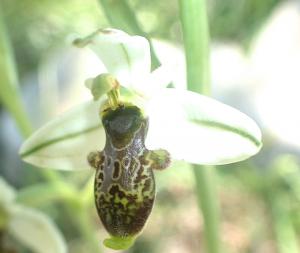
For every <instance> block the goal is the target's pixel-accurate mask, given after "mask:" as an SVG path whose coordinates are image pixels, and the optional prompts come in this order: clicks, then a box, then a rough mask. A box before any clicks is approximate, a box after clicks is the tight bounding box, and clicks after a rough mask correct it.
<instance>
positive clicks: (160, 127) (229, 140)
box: [146, 89, 262, 165]
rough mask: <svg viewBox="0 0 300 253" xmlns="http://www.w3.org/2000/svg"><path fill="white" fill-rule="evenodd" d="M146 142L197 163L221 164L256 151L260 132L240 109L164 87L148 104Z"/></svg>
mask: <svg viewBox="0 0 300 253" xmlns="http://www.w3.org/2000/svg"><path fill="white" fill-rule="evenodd" d="M148 113H149V118H150V126H149V133H148V138H147V140H146V145H147V147H148V148H149V149H158V148H162V149H166V150H168V151H169V152H170V154H171V157H172V158H173V159H177V160H185V161H187V162H190V163H194V164H209V165H219V164H227V163H232V162H237V161H241V160H244V159H247V158H248V157H250V156H252V155H254V154H256V153H257V152H258V151H259V150H260V148H261V146H262V143H261V132H260V129H259V128H258V126H257V125H256V123H255V122H254V121H253V120H252V119H251V118H249V117H248V116H246V115H245V114H243V113H241V112H240V111H238V110H236V109H234V108H232V107H230V106H228V105H225V104H223V103H221V102H218V101H216V100H214V99H212V98H209V97H205V96H202V95H199V94H196V93H194V92H190V91H179V90H176V89H162V90H161V92H160V93H159V94H157V95H156V96H155V97H153V98H152V99H151V101H150V103H149V107H148Z"/></svg>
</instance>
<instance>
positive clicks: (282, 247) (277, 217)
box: [264, 184, 300, 253]
mask: <svg viewBox="0 0 300 253" xmlns="http://www.w3.org/2000/svg"><path fill="white" fill-rule="evenodd" d="M264 193H265V197H266V203H267V207H268V208H269V211H270V214H271V217H272V226H273V231H274V233H275V238H276V244H277V250H278V253H299V252H300V248H299V246H298V242H297V233H296V231H295V228H294V227H293V223H292V221H291V217H290V214H289V208H290V200H289V199H288V198H287V197H286V196H283V194H278V192H274V187H272V184H268V185H267V186H266V188H265V191H264Z"/></svg>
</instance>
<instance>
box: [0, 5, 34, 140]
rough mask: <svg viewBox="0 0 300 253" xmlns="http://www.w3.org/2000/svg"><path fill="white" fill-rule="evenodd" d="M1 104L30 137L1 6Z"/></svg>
mask: <svg viewBox="0 0 300 253" xmlns="http://www.w3.org/2000/svg"><path fill="white" fill-rule="evenodd" d="M0 85H1V89H0V102H1V103H2V104H3V105H4V106H5V107H6V108H7V110H8V111H9V112H10V113H11V115H12V116H13V118H14V120H15V122H16V124H17V126H18V128H19V129H20V132H21V133H22V135H23V136H25V137H28V136H29V135H30V133H31V132H32V127H31V124H30V120H29V119H28V117H27V115H26V112H25V109H24V105H23V103H22V101H21V100H20V99H19V98H20V91H19V87H18V77H17V72H16V68H15V62H14V59H13V54H12V48H11V45H10V42H9V38H8V36H7V32H6V29H5V26H4V24H3V20H2V12H1V6H0Z"/></svg>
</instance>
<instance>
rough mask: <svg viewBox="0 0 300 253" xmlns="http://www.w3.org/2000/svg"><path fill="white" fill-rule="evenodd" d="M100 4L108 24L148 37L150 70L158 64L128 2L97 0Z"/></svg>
mask: <svg viewBox="0 0 300 253" xmlns="http://www.w3.org/2000/svg"><path fill="white" fill-rule="evenodd" d="M98 1H99V2H100V4H101V6H102V9H103V11H104V13H105V15H106V18H107V20H108V21H109V23H110V25H111V26H113V27H114V28H117V29H120V30H123V31H125V32H128V33H131V34H134V35H140V36H143V37H145V38H147V39H148V41H149V43H150V49H151V63H152V70H154V69H156V68H157V67H159V66H160V62H159V59H158V58H157V56H156V54H155V52H154V49H153V45H152V42H151V40H150V38H149V36H148V35H147V33H145V32H144V31H143V29H142V28H141V26H140V24H139V22H138V20H137V17H136V15H135V12H134V11H133V10H132V8H131V6H130V5H129V4H128V2H127V0H121V1H120V0H118V1H115V0H98Z"/></svg>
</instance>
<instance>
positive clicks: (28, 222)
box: [8, 206, 67, 253]
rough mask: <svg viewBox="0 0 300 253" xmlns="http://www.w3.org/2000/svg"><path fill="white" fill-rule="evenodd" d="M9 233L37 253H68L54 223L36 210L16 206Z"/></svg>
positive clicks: (13, 210) (12, 213) (12, 212)
mask: <svg viewBox="0 0 300 253" xmlns="http://www.w3.org/2000/svg"><path fill="white" fill-rule="evenodd" d="M8 230H9V233H10V234H11V235H12V236H14V237H15V238H17V239H18V240H19V241H20V242H22V243H23V244H24V245H25V246H27V247H28V248H30V249H31V250H33V252H35V253H66V252H67V247H66V244H65V241H64V239H63V237H62V235H61V233H60V232H59V230H58V229H57V228H56V226H55V225H54V223H53V222H52V221H51V220H50V219H49V218H48V217H47V216H46V215H45V214H43V213H41V212H38V211H36V210H34V209H30V208H25V207H22V206H15V207H14V208H12V210H11V219H10V222H9V225H8Z"/></svg>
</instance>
